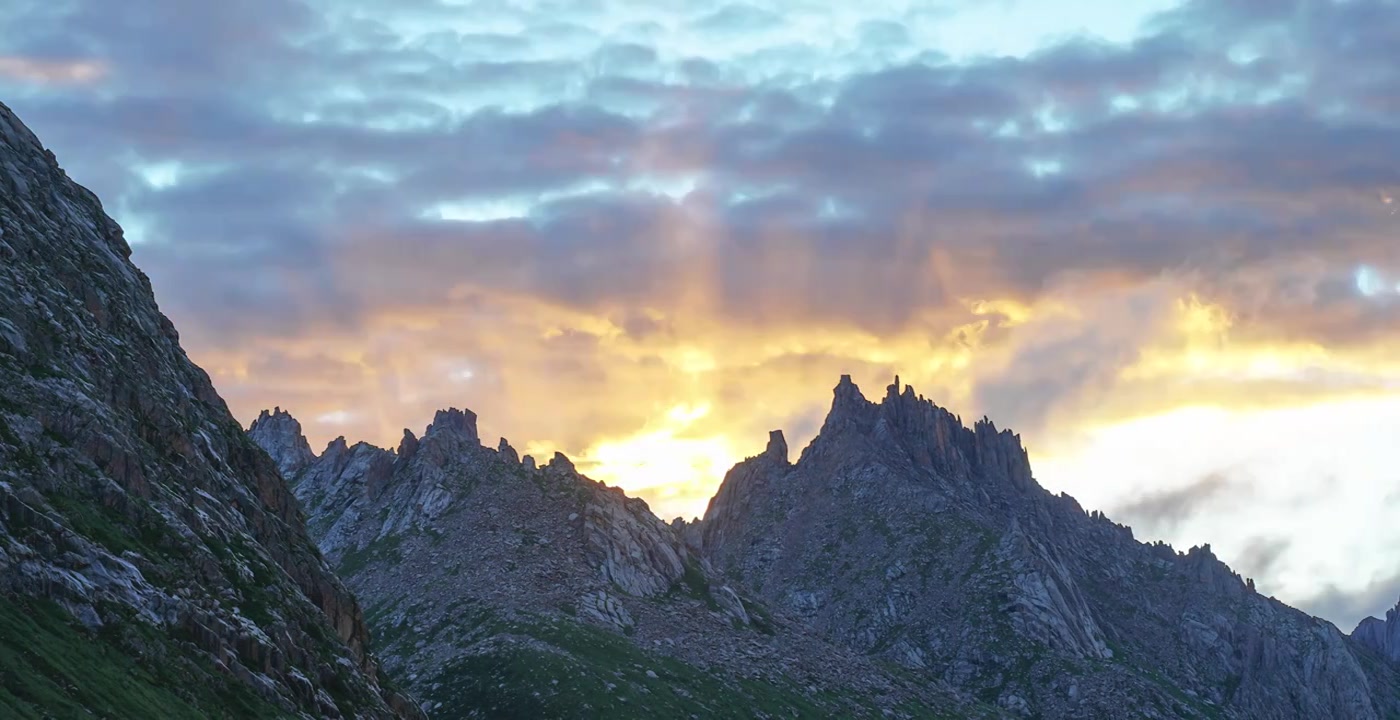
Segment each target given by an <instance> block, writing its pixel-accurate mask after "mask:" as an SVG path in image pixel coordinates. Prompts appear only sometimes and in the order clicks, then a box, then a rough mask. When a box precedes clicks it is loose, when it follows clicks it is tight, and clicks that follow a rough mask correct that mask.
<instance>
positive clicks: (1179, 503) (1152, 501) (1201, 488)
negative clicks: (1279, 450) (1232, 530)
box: [1116, 473, 1259, 560]
mask: <svg viewBox="0 0 1400 720" xmlns="http://www.w3.org/2000/svg"><path fill="white" fill-rule="evenodd" d="M1234 487H1235V485H1234V483H1233V482H1232V481H1231V480H1230V479H1229V478H1228V477H1227V476H1225V475H1223V474H1220V473H1212V474H1210V475H1207V476H1205V477H1202V478H1200V479H1198V480H1196V481H1194V482H1192V483H1190V484H1188V485H1185V486H1183V487H1180V488H1175V489H1172V490H1165V491H1162V492H1157V493H1152V494H1149V495H1145V496H1143V497H1141V498H1139V499H1137V500H1134V501H1132V502H1130V503H1128V504H1126V505H1124V506H1123V507H1120V508H1118V509H1117V511H1116V514H1119V515H1122V516H1123V517H1124V518H1126V519H1128V520H1130V521H1134V522H1140V523H1142V524H1144V525H1147V526H1150V527H1153V528H1158V529H1162V528H1165V529H1171V528H1173V527H1175V526H1177V525H1180V524H1181V523H1182V522H1184V521H1186V520H1187V519H1188V518H1190V517H1191V516H1192V515H1193V514H1195V513H1196V512H1198V511H1199V510H1200V509H1201V508H1203V507H1206V506H1208V505H1210V504H1211V503H1212V502H1213V501H1214V500H1216V499H1218V498H1219V497H1220V496H1222V495H1225V494H1227V493H1229V492H1230V491H1231V490H1232V489H1233V488H1234ZM1251 547H1253V546H1251ZM1246 556H1247V557H1248V556H1249V553H1248V552H1246ZM1248 559H1256V560H1257V559H1259V558H1253V557H1248Z"/></svg>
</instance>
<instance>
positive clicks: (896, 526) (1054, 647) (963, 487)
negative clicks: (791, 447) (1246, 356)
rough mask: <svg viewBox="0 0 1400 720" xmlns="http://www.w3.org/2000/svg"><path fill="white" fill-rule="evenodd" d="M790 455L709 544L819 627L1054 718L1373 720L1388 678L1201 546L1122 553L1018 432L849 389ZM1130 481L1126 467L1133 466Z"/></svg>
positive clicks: (724, 509)
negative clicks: (1037, 473)
mask: <svg viewBox="0 0 1400 720" xmlns="http://www.w3.org/2000/svg"><path fill="white" fill-rule="evenodd" d="M834 395H835V397H834V399H833V403H832V408H831V412H830V415H829V416H828V417H827V419H826V421H825V423H824V425H823V427H822V429H821V432H820V434H819V435H818V437H817V438H816V439H815V440H814V441H813V442H812V443H811V445H810V446H808V447H807V448H806V449H805V450H804V451H803V453H802V456H801V458H800V459H799V461H798V462H797V463H796V464H793V465H788V464H787V463H783V462H779V461H777V460H776V459H775V458H771V457H759V458H755V459H751V460H749V461H746V462H745V463H743V464H741V465H739V466H738V467H736V468H734V470H732V471H731V472H730V473H729V474H728V476H727V477H726V478H725V480H724V482H723V484H722V485H721V487H720V489H719V491H718V493H717V494H716V495H715V497H714V499H713V501H712V502H711V504H710V506H709V508H708V510H707V512H706V514H705V518H704V520H703V522H702V523H701V537H702V539H703V547H702V550H703V554H704V555H705V557H707V558H708V559H709V560H710V561H711V562H712V563H713V565H714V567H716V568H717V569H718V570H719V571H720V572H722V573H725V574H726V576H728V577H732V578H733V579H734V581H735V582H736V583H737V585H738V586H740V587H743V588H745V589H748V590H750V591H752V592H753V593H754V594H755V595H756V597H757V598H758V599H759V600H760V601H763V602H766V603H768V604H770V605H771V606H773V607H775V608H782V609H786V610H788V611H790V612H794V613H799V614H801V616H802V617H803V618H804V622H805V623H806V624H807V625H808V626H809V627H813V628H815V629H817V630H819V631H820V632H821V633H822V634H823V635H825V636H827V637H830V638H832V639H835V640H837V641H839V642H841V643H843V644H846V645H849V646H851V647H854V648H857V649H860V650H862V651H864V652H867V653H870V654H872V655H874V656H877V657H884V658H888V659H890V660H892V661H896V662H900V663H901V664H903V665H905V666H906V667H909V668H911V669H913V670H917V671H920V672H923V673H925V674H927V675H928V676H932V677H935V678H940V679H943V680H946V681H947V682H949V683H950V684H952V685H953V686H955V687H958V688H963V689H966V690H968V691H970V692H972V693H973V694H974V695H975V696H976V697H979V698H981V699H983V700H986V701H988V702H993V703H995V704H997V705H999V706H1001V707H1004V708H1007V709H1009V710H1013V711H1017V712H1019V713H1021V714H1029V715H1032V716H1040V717H1046V718H1076V717H1120V716H1121V713H1122V710H1123V708H1132V709H1133V711H1134V713H1135V714H1136V715H1137V716H1141V717H1239V718H1321V717H1327V718H1343V717H1345V718H1357V719H1361V718H1386V717H1394V716H1395V714H1396V713H1397V712H1400V680H1398V679H1397V675H1396V672H1395V670H1394V668H1392V667H1388V666H1384V665H1382V664H1377V663H1374V662H1372V658H1371V657H1370V655H1369V654H1368V653H1364V652H1361V651H1360V650H1359V649H1358V648H1357V647H1356V646H1355V645H1354V644H1353V643H1351V642H1350V641H1349V640H1348V639H1347V638H1346V637H1345V636H1343V635H1342V634H1341V633H1340V632H1338V631H1337V629H1336V628H1335V627H1333V626H1332V625H1331V624H1330V623H1327V622H1325V621H1322V620H1318V619H1316V618H1312V617H1309V616H1307V615H1305V614H1304V613H1302V612H1299V611H1297V610H1294V609H1292V608H1290V607H1288V606H1286V605H1284V604H1283V603H1281V602H1278V601H1277V600H1274V599H1272V598H1266V597H1263V596H1261V595H1259V594H1258V593H1257V592H1256V591H1255V589H1254V586H1253V583H1252V581H1246V580H1244V579H1242V578H1240V577H1239V576H1238V575H1236V574H1235V573H1233V572H1231V571H1230V569H1229V568H1228V567H1226V566H1225V565H1224V564H1223V563H1221V562H1220V561H1219V560H1218V559H1216V557H1215V556H1214V555H1213V554H1212V553H1211V551H1210V547H1209V546H1204V547H1196V548H1192V549H1190V550H1189V551H1188V552H1186V553H1180V552H1176V551H1173V550H1172V549H1171V548H1170V547H1168V546H1166V545H1163V544H1160V543H1159V544H1153V545H1147V544H1142V543H1139V542H1136V541H1134V539H1133V536H1132V531H1131V530H1130V529H1129V528H1126V527H1124V526H1121V525H1118V524H1116V523H1114V522H1112V521H1110V520H1109V519H1108V518H1106V517H1104V516H1103V515H1102V514H1100V513H1097V512H1094V513H1086V512H1085V511H1084V510H1083V509H1082V508H1081V507H1080V506H1079V504H1078V503H1076V502H1075V501H1074V500H1073V499H1072V498H1070V497H1068V496H1065V495H1058V496H1057V495H1052V494H1050V493H1048V492H1046V491H1045V490H1044V489H1043V488H1041V487H1040V486H1039V485H1038V484H1037V483H1036V482H1035V481H1034V479H1033V478H1032V474H1031V470H1030V465H1029V462H1028V458H1027V454H1026V452H1025V450H1024V449H1023V448H1022V447H1021V444H1020V440H1019V438H1018V437H1017V436H1015V435H1013V434H1012V433H1010V432H1008V431H1005V430H1003V431H998V430H997V429H996V427H995V426H994V425H993V424H992V423H991V422H990V421H988V420H985V419H984V420H982V421H979V422H977V423H975V424H974V426H973V427H972V428H966V427H964V426H963V424H962V423H961V421H960V419H959V418H957V417H956V416H954V415H952V414H951V413H949V412H948V411H946V410H944V409H942V408H939V407H937V406H936V405H934V404H933V403H932V402H930V401H928V400H926V399H924V398H922V397H920V396H918V395H917V394H916V393H915V391H914V390H913V389H912V388H910V387H907V386H906V387H904V388H903V389H902V390H901V388H900V385H899V380H898V378H896V379H895V383H894V384H893V385H890V386H889V387H888V388H887V389H886V393H885V395H884V397H883V398H882V399H881V400H880V401H879V402H878V403H875V402H870V401H868V400H866V398H865V397H864V396H863V395H862V394H861V392H860V390H859V389H858V388H857V387H856V386H855V385H854V384H853V383H852V382H851V381H850V378H849V377H843V378H842V379H841V381H840V383H839V384H838V385H837V387H836V390H835V394H834ZM1124 470H1125V472H1129V471H1131V469H1130V468H1125V469H1124Z"/></svg>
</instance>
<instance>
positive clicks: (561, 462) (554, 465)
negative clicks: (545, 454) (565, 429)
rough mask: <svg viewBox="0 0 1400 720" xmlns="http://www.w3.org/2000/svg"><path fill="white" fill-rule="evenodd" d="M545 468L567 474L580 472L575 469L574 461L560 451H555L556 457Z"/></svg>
mask: <svg viewBox="0 0 1400 720" xmlns="http://www.w3.org/2000/svg"><path fill="white" fill-rule="evenodd" d="M545 467H546V468H549V469H552V470H559V471H563V472H567V473H577V472H578V470H576V469H574V461H573V460H570V459H569V458H568V456H566V455H564V453H561V452H558V451H555V453H554V457H552V458H550V460H549V463H548V464H546V465H545Z"/></svg>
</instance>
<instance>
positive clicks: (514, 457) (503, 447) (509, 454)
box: [496, 438, 520, 465]
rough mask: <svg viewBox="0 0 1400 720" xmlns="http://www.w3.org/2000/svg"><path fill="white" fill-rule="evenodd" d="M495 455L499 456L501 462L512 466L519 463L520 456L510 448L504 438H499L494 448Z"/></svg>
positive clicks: (508, 442)
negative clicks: (503, 461) (498, 442)
mask: <svg viewBox="0 0 1400 720" xmlns="http://www.w3.org/2000/svg"><path fill="white" fill-rule="evenodd" d="M496 453H497V454H499V455H500V456H501V459H502V460H505V461H506V462H508V463H511V464H512V465H514V464H517V463H519V462H520V454H519V453H517V452H516V451H515V448H513V447H511V445H510V441H509V440H506V439H505V438H501V442H500V444H498V445H497V446H496Z"/></svg>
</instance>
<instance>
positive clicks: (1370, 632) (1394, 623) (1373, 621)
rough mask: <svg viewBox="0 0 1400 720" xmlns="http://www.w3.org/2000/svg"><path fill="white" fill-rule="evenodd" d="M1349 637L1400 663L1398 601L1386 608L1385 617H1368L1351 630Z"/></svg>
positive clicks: (1399, 608) (1399, 605)
mask: <svg viewBox="0 0 1400 720" xmlns="http://www.w3.org/2000/svg"><path fill="white" fill-rule="evenodd" d="M1351 638H1352V639H1353V640H1355V641H1356V642H1358V643H1360V644H1361V645H1363V646H1365V647H1368V648H1370V649H1372V650H1374V651H1376V652H1378V653H1380V654H1381V655H1383V656H1385V657H1386V658H1387V659H1389V660H1390V661H1391V662H1395V663H1400V603H1397V604H1396V606H1395V607H1393V608H1391V609H1390V610H1387V611H1386V613H1385V619H1384V620H1382V619H1380V618H1375V617H1368V618H1366V619H1365V620H1362V621H1361V623H1360V624H1358V625H1357V626H1356V629H1355V630H1353V631H1351Z"/></svg>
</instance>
